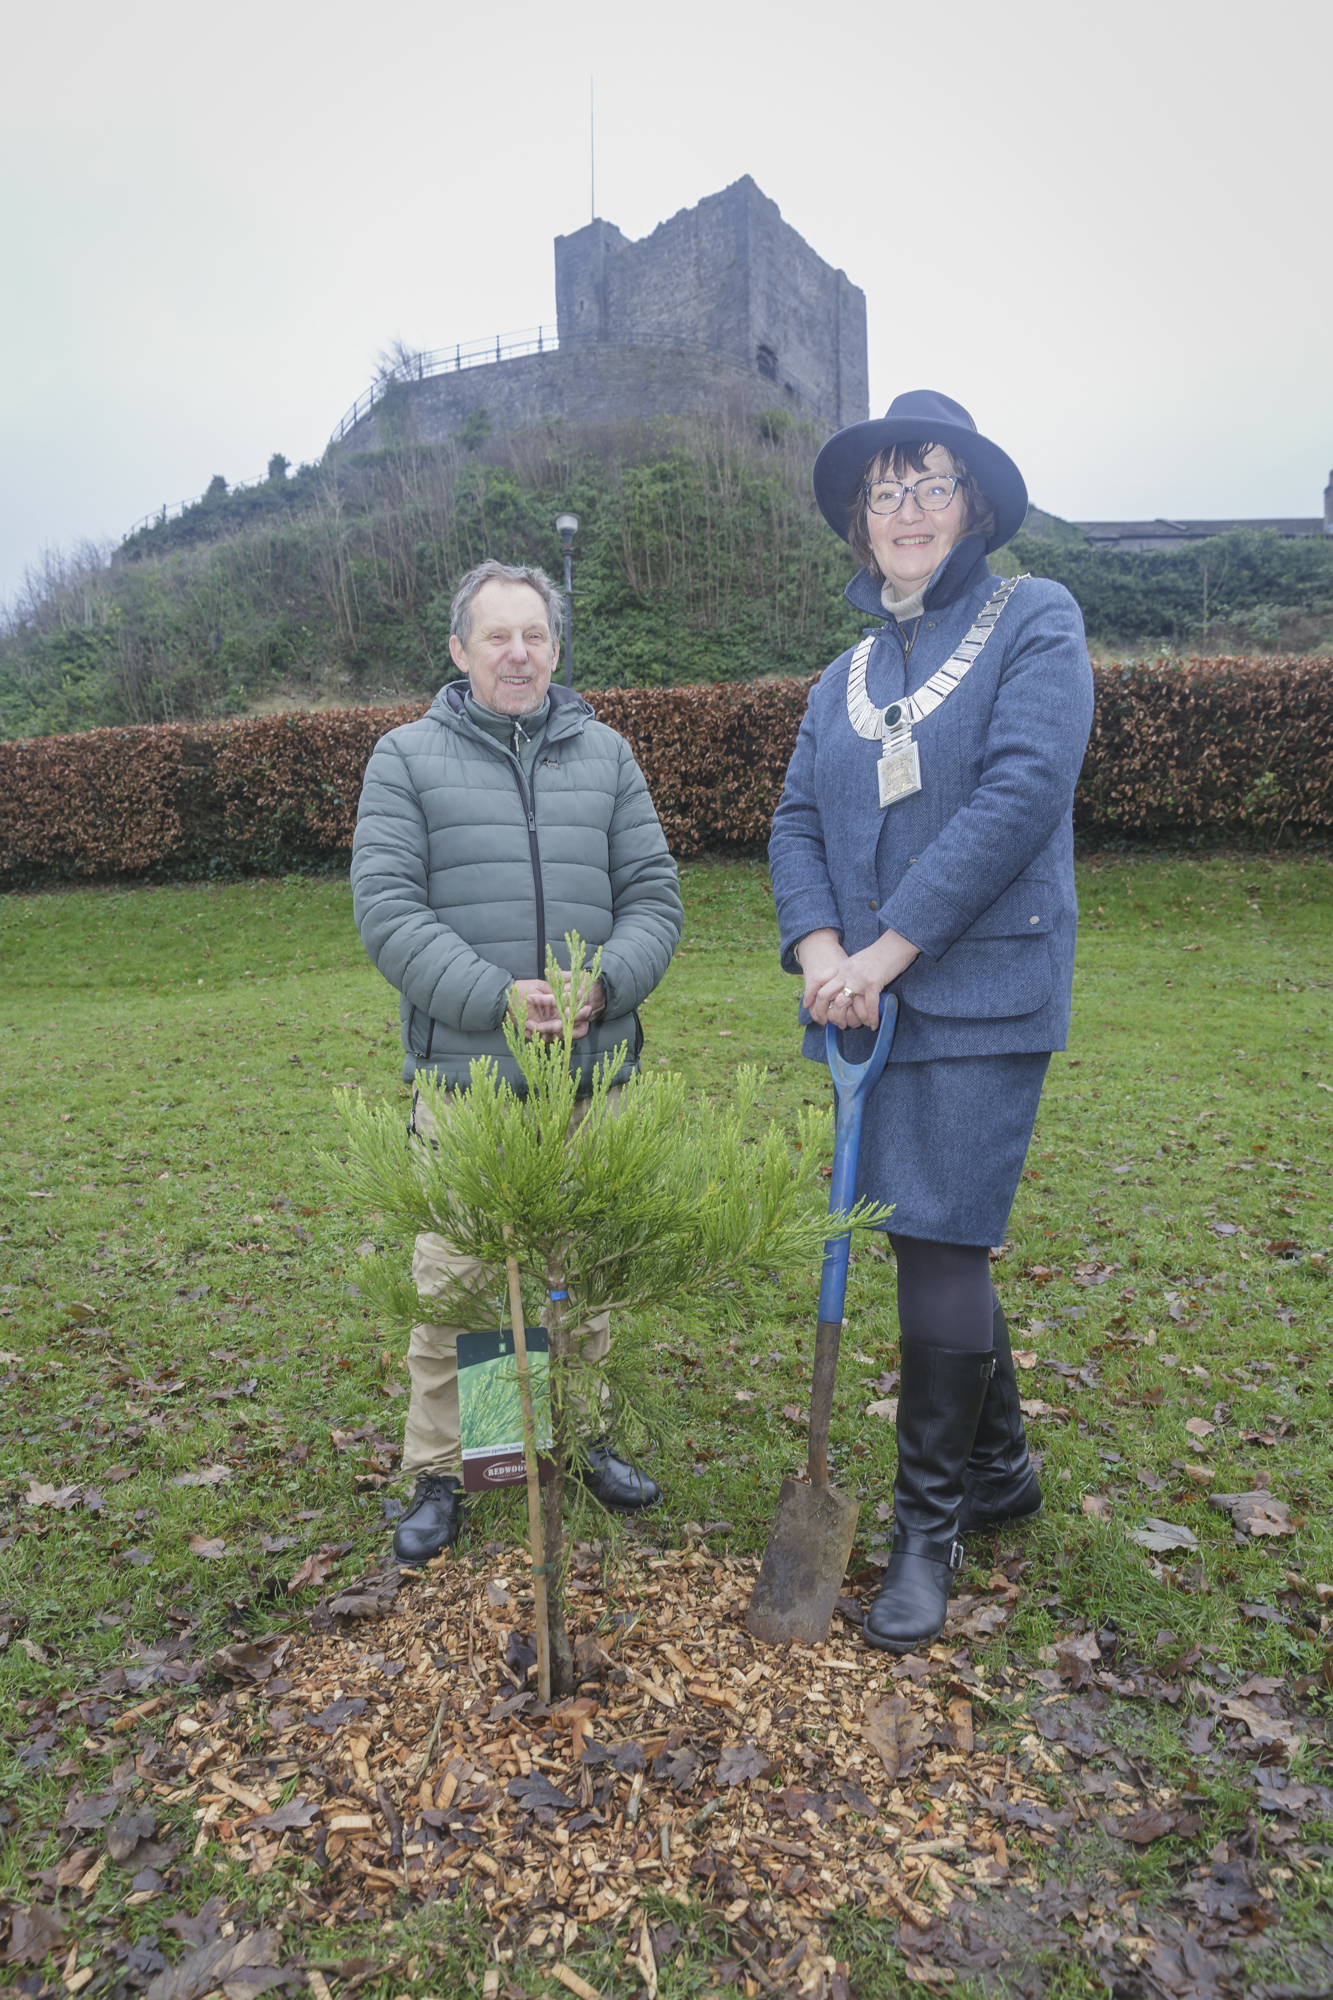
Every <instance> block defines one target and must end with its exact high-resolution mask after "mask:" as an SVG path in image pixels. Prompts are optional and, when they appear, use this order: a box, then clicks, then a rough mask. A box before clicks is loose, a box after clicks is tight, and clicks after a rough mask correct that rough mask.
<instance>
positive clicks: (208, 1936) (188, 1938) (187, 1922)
mask: <svg viewBox="0 0 1333 2000" xmlns="http://www.w3.org/2000/svg"><path fill="white" fill-rule="evenodd" d="M226 1907H227V1899H226V1897H225V1896H210V1897H209V1899H208V1901H207V1902H206V1903H204V1904H201V1906H200V1909H199V1913H198V1915H197V1916H193V1917H191V1916H187V1915H186V1914H185V1913H184V1912H178V1913H177V1914H176V1915H175V1916H172V1917H160V1918H159V1919H158V1923H159V1926H160V1928H161V1929H162V1930H164V1931H175V1933H176V1935H177V1937H178V1938H179V1939H180V1941H181V1943H182V1944H191V1945H200V1944H210V1943H211V1942H212V1940H213V1939H214V1938H215V1937H216V1936H217V1933H218V1925H219V1924H220V1923H221V1922H222V1913H223V1911H224V1910H225V1909H226Z"/></svg>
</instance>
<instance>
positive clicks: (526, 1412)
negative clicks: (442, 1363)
mask: <svg viewBox="0 0 1333 2000" xmlns="http://www.w3.org/2000/svg"><path fill="white" fill-rule="evenodd" d="M510 1236H511V1231H510V1228H509V1225H508V1223H506V1224H505V1241H506V1242H508V1241H509V1240H510ZM505 1270H506V1271H507V1272H508V1273H509V1312H510V1316H511V1318H512V1320H513V1323H514V1367H515V1370H516V1371H517V1374H518V1401H519V1408H520V1409H521V1410H522V1412H523V1458H524V1463H525V1464H526V1466H527V1486H528V1543H529V1546H530V1547H531V1550H532V1611H533V1622H534V1624H535V1626H536V1628H537V1698H538V1700H539V1701H542V1702H549V1701H550V1699H551V1624H550V1617H549V1614H548V1610H547V1601H546V1544H545V1537H544V1536H543V1534H542V1494H541V1471H540V1468H539V1466H538V1463H537V1425H536V1423H535V1421H534V1419H533V1415H532V1379H531V1377H530V1376H529V1374H528V1337H527V1333H526V1331H525V1329H524V1325H523V1300H522V1297H521V1295H520V1292H519V1284H518V1259H517V1258H516V1257H514V1256H513V1255H512V1253H511V1254H510V1255H509V1256H508V1257H506V1258H505Z"/></svg>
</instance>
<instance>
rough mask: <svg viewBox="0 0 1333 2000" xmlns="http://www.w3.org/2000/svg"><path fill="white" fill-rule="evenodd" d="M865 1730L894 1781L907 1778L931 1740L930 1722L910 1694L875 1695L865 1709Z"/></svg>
mask: <svg viewBox="0 0 1333 2000" xmlns="http://www.w3.org/2000/svg"><path fill="white" fill-rule="evenodd" d="M862 1733H863V1735H864V1736H865V1739H866V1742H867V1743H868V1744H869V1745H870V1747H871V1749H872V1750H874V1751H875V1752H876V1754H877V1755H878V1756H879V1758H880V1760H881V1762H882V1763H883V1765H884V1769H885V1770H886V1771H887V1773H888V1776H889V1782H890V1783H891V1784H892V1783H894V1782H895V1781H896V1780H897V1779H898V1778H900V1777H905V1776H906V1775H907V1773H908V1772H909V1771H910V1770H911V1769H912V1768H913V1766H914V1765H915V1764H916V1762H917V1761H918V1758H919V1756H920V1753H921V1751H922V1750H924V1748H925V1746H926V1744H927V1743H928V1742H929V1741H930V1734H931V1732H930V1725H929V1723H928V1722H927V1721H926V1719H925V1717H924V1716H923V1715H919V1714H918V1713H917V1712H916V1710H915V1709H914V1708H913V1707H912V1705H911V1703H910V1702H909V1701H908V1699H907V1697H906V1695H902V1694H888V1695H879V1696H875V1695H872V1696H871V1697H870V1698H869V1700H868V1701H867V1702H866V1705H865V1708H864V1709H863V1710H862Z"/></svg>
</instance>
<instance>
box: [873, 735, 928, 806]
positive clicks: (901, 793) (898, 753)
mask: <svg viewBox="0 0 1333 2000" xmlns="http://www.w3.org/2000/svg"><path fill="white" fill-rule="evenodd" d="M876 768H877V769H878V772H879V803H880V809H881V811H882V810H883V808H884V807H885V806H892V805H896V804H897V802H898V800H899V799H910V798H911V796H912V794H913V792H919V791H920V790H921V752H920V750H919V749H918V747H917V745H916V744H915V743H912V742H908V743H905V744H904V745H903V746H902V748H901V749H897V750H895V749H891V748H890V746H889V745H888V744H887V743H886V744H885V745H884V754H883V756H882V757H881V758H880V760H879V764H878V765H877V767H876Z"/></svg>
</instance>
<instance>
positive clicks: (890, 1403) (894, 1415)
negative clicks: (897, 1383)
mask: <svg viewBox="0 0 1333 2000" xmlns="http://www.w3.org/2000/svg"><path fill="white" fill-rule="evenodd" d="M866 1415H867V1416H868V1417H883V1419H884V1421H885V1423H889V1424H895V1423H897V1421H898V1398H897V1397H896V1396H885V1397H883V1398H882V1399H881V1400H880V1401H879V1402H878V1403H867V1404H866Z"/></svg>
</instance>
